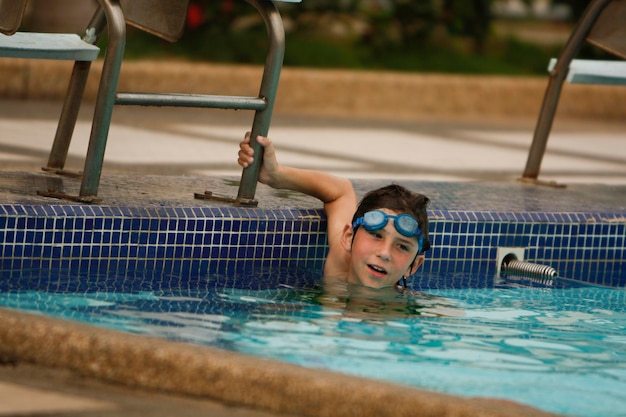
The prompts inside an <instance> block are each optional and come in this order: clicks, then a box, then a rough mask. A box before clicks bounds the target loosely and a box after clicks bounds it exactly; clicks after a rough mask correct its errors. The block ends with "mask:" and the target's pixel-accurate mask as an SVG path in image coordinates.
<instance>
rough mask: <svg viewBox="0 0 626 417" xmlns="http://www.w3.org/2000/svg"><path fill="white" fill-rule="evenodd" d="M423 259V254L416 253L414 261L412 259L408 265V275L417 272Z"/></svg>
mask: <svg viewBox="0 0 626 417" xmlns="http://www.w3.org/2000/svg"><path fill="white" fill-rule="evenodd" d="M425 259H426V257H425V256H424V255H417V257H416V258H415V261H413V263H412V264H411V266H410V267H409V276H410V275H413V274H414V273H415V272H417V270H418V269H419V267H420V266H422V264H423V263H424V260H425Z"/></svg>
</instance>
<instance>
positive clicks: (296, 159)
mask: <svg viewBox="0 0 626 417" xmlns="http://www.w3.org/2000/svg"><path fill="white" fill-rule="evenodd" d="M59 109H60V104H59V103H58V102H39V101H33V100H29V101H20V100H2V101H0V132H2V135H1V137H0V178H2V180H3V184H4V186H3V189H2V190H0V195H1V196H2V198H3V202H5V203H11V202H16V201H19V202H21V203H22V204H23V203H30V204H46V203H45V202H42V200H41V197H37V196H35V195H33V194H31V193H29V191H28V189H27V188H23V187H22V188H20V189H18V188H17V187H18V185H19V184H23V183H24V182H33V181H35V182H36V181H41V180H42V179H43V180H44V181H45V180H47V179H49V178H52V177H53V176H51V175H50V174H44V173H42V172H41V171H40V167H41V166H42V165H43V164H44V163H45V161H46V158H47V152H48V150H49V147H50V145H51V138H52V136H53V134H54V128H55V120H56V117H57V115H58V112H59ZM89 110H90V109H89V108H86V109H84V111H83V113H82V114H81V120H80V123H79V125H78V127H77V130H76V135H75V136H76V143H74V144H73V146H72V149H71V150H70V158H69V161H68V168H76V169H81V164H82V162H81V155H83V154H84V150H85V149H86V137H87V136H88V132H89V123H88V115H89ZM533 123H534V120H520V119H515V120H502V119H498V120H480V121H477V120H464V121H462V122H461V121H445V120H431V121H429V120H419V121H406V120H403V121H390V120H380V121H376V120H371V119H369V120H363V119H348V118H340V119H339V118H338V119H332V118H328V117H324V118H316V117H304V116H300V117H294V116H290V117H288V116H283V115H281V114H277V115H276V117H275V119H274V123H273V125H272V129H271V134H270V136H272V138H273V139H274V142H275V143H276V146H277V148H278V152H279V158H280V161H281V162H282V163H284V164H292V165H297V166H303V167H308V168H315V169H321V170H324V171H327V172H332V173H335V174H337V175H342V176H345V177H348V178H351V179H353V180H354V182H355V184H356V185H357V188H358V189H365V188H367V187H368V185H371V184H374V183H378V182H380V181H382V180H389V181H391V180H394V181H410V182H420V183H424V184H428V187H429V188H432V189H436V188H437V183H438V182H441V183H442V184H443V183H446V184H450V183H452V184H456V185H459V184H467V185H468V187H470V188H471V190H472V194H473V198H469V199H468V197H467V195H466V194H465V195H463V198H464V199H465V201H455V202H453V204H457V205H459V206H460V205H462V204H467V205H469V206H472V207H474V208H475V209H477V210H478V209H480V208H481V206H484V209H485V210H487V209H489V208H490V207H493V206H492V204H495V203H498V204H502V202H501V200H502V199H503V196H502V195H499V194H498V193H499V192H498V190H501V191H505V190H507V189H510V188H519V187H533V186H529V185H523V184H520V183H519V182H517V181H516V179H517V178H518V177H519V176H520V174H521V172H522V169H523V167H524V164H525V161H526V155H527V151H528V146H529V144H530V140H531V137H532V129H533V127H534V125H533ZM249 124H250V117H249V114H243V113H240V112H238V113H235V112H206V111H196V110H173V109H166V110H164V109H144V108H124V109H123V110H122V109H119V108H118V109H116V111H115V112H114V119H113V125H112V128H111V133H110V139H109V143H108V147H107V156H106V163H105V167H104V172H103V180H102V191H101V197H102V198H103V199H104V200H105V201H109V202H111V203H114V202H115V201H116V200H117V201H123V200H126V199H128V198H139V199H145V201H147V202H148V201H151V202H152V203H155V202H156V204H160V203H162V202H164V201H165V202H169V203H172V204H174V203H176V202H180V199H189V201H193V199H192V196H191V195H189V196H187V194H185V195H182V194H181V195H178V194H176V193H174V192H172V193H171V194H168V195H167V196H164V195H163V194H162V193H163V191H165V189H167V190H172V189H176V186H177V184H179V183H180V184H189V183H190V182H192V183H194V184H196V183H198V184H202V183H203V182H204V180H206V182H207V183H208V184H211V183H212V182H211V181H214V179H215V178H221V177H228V178H230V177H237V176H239V175H240V169H239V167H238V166H237V165H236V152H237V144H238V142H239V141H240V140H241V137H242V135H243V132H245V131H246V130H247V129H249ZM15 138H19V140H16V139H15ZM625 140H626V123H625V122H600V121H593V120H591V121H589V120H568V121H557V123H556V124H555V128H554V131H553V134H552V136H551V139H550V143H549V145H548V146H549V148H548V152H547V153H546V157H545V159H544V163H543V168H542V175H541V178H542V179H545V180H551V181H557V182H559V183H563V184H568V185H571V187H568V188H566V189H565V191H564V192H565V193H569V192H570V191H568V190H572V191H571V192H573V193H575V195H576V202H575V203H572V202H571V200H568V199H567V198H566V199H565V200H562V201H563V202H564V203H567V204H572V206H571V207H572V211H575V210H576V209H578V208H583V207H584V208H585V210H587V209H588V208H589V207H594V206H595V207H597V208H598V209H599V210H602V209H603V207H608V208H607V210H608V211H610V212H612V213H617V212H621V213H626V143H625ZM144 175H149V177H148V176H146V177H144ZM143 178H145V182H144V180H143ZM130 180H132V182H133V184H132V186H129V187H128V189H127V188H125V187H123V186H120V185H121V184H122V185H123V184H124V183H128V182H129V181H130ZM160 181H162V183H163V184H168V186H167V187H165V189H164V188H163V187H161V186H159V182H160ZM131 191H132V192H133V193H138V194H133V195H128V194H127V193H128V192H131ZM197 191H202V190H197ZM168 193H169V191H168ZM266 193H267V190H265V189H264V188H263V187H261V188H260V189H259V200H260V205H263V204H265V201H266V200H263V197H264V196H265V195H266ZM580 196H583V197H582V198H581V197H580ZM442 198H446V196H442ZM504 198H506V197H504ZM540 198H541V199H542V200H543V201H538V202H534V204H540V205H545V206H546V207H548V206H550V205H551V204H558V201H557V200H558V199H556V198H555V197H554V195H553V194H552V193H551V192H549V191H546V192H545V193H543V194H541V197H540ZM268 199H269V197H268ZM44 201H45V200H44ZM271 201H274V200H271V199H269V200H267V202H268V203H267V204H268V206H270V207H271V204H272V203H270V202H271ZM281 201H283V202H282V203H280V204H284V200H281ZM289 201H291V203H290V204H296V205H308V204H309V203H311V201H310V200H307V199H300V198H298V197H294V198H293V199H292V200H289ZM313 203H314V202H313ZM189 204H192V203H189ZM194 204H195V203H194ZM490 205H491V206H490ZM316 207H319V205H317V206H316ZM0 317H2V320H3V323H9V322H10V323H12V325H13V326H9V327H12V328H13V329H15V332H17V333H15V334H14V335H13V336H14V337H30V336H28V335H36V334H37V332H39V336H40V339H38V340H39V341H41V340H49V341H50V342H51V343H54V342H57V343H60V344H62V343H63V342H61V341H62V340H67V341H68V343H67V344H68V346H70V345H72V343H75V344H76V345H80V344H81V343H83V342H84V341H85V340H88V341H89V343H91V344H93V345H94V346H95V345H98V346H99V347H100V348H101V349H103V351H106V350H107V349H108V346H110V345H109V344H111V345H112V344H115V343H118V345H117V346H118V347H119V346H120V345H121V346H126V348H127V349H129V350H128V352H129V355H130V354H131V352H133V348H136V350H135V351H134V352H149V351H150V350H151V349H147V348H145V345H146V344H150V343H152V342H151V341H150V340H148V341H146V339H145V338H139V337H137V338H136V339H135V338H133V339H131V341H130V342H129V341H128V338H125V337H121V336H119V335H118V334H117V333H116V332H109V331H98V332H92V331H91V329H90V328H89V327H88V326H82V325H73V324H72V325H70V326H69V327H70V329H69V330H68V326H63V325H62V323H60V322H59V321H58V320H52V319H50V320H48V319H40V318H34V317H31V316H29V315H21V314H17V313H14V312H9V311H6V310H1V309H0ZM19 332H22V333H19ZM16 335H17V336H16ZM72 335H79V336H78V338H77V339H73V336H72ZM0 339H1V338H0ZM33 340H35V339H32V340H31V341H30V342H27V343H26V345H25V346H29V347H30V349H31V350H28V349H27V351H25V353H24V358H30V360H27V361H24V362H22V361H21V360H18V361H17V362H16V361H15V360H14V358H11V357H3V356H2V352H1V351H0V363H2V364H4V365H3V366H0V416H3V415H21V414H27V415H54V416H70V415H82V416H135V415H137V416H139V415H153V416H165V415H186V416H195V415H207V414H208V415H212V416H227V415H228V416H244V417H247V416H250V417H252V416H259V417H260V416H270V415H273V416H277V415H378V416H380V415H394V416H396V417H397V416H400V415H411V414H412V415H417V414H415V413H414V412H415V409H416V407H420V408H421V409H422V411H423V413H422V414H420V415H428V416H436V415H459V416H478V415H482V416H497V415H502V416H505V415H506V416H535V415H536V416H540V415H546V414H545V413H542V412H539V411H536V410H533V409H530V408H527V407H523V406H516V405H513V404H510V403H508V402H506V401H490V400H480V399H455V398H452V397H449V396H444V395H440V394H432V395H431V394H427V393H423V392H421V391H419V390H408V389H404V388H400V389H397V388H395V387H391V386H388V384H382V383H370V382H360V381H361V380H356V379H354V378H348V377H343V376H337V375H331V374H330V373H324V372H321V371H312V370H306V371H303V370H301V369H300V368H296V367H293V366H289V365H278V364H272V366H271V367H270V366H268V368H267V369H265V370H263V372H262V373H260V374H259V375H250V373H253V369H254V368H253V367H252V365H250V364H249V361H247V360H243V361H241V360H240V359H238V358H236V357H231V355H230V354H226V355H223V356H222V357H220V359H219V360H217V361H216V362H218V363H216V364H214V365H212V367H208V368H206V367H205V368H203V367H202V366H204V365H202V366H199V367H197V368H195V370H196V373H197V371H202V372H205V371H206V372H221V370H223V369H227V368H229V369H231V371H230V373H228V372H227V373H228V375H227V376H224V375H222V376H221V377H220V378H218V379H219V381H221V382H222V383H227V385H225V386H223V387H217V388H216V387H210V388H207V389H213V390H215V389H217V390H221V391H220V392H216V391H213V392H209V393H207V391H203V389H204V388H203V387H201V386H200V385H202V384H204V386H210V385H211V384H210V377H209V376H207V375H204V379H203V376H199V377H198V378H197V379H190V380H187V381H185V380H184V379H182V380H177V379H176V378H181V377H182V378H184V376H183V374H177V375H176V376H175V377H172V381H174V383H175V382H176V381H179V382H180V383H181V385H184V384H185V383H187V384H189V383H191V384H193V383H194V381H200V382H199V385H198V386H197V388H198V390H194V387H193V386H192V387H187V388H188V389H187V390H186V391H185V390H182V389H179V390H177V389H175V387H171V386H170V388H166V391H167V392H168V393H165V392H164V391H159V388H158V387H156V386H149V384H148V385H146V384H143V383H142V381H140V380H136V381H135V383H134V384H135V385H136V386H137V387H135V388H133V387H127V386H122V385H120V384H117V383H110V382H109V383H107V382H103V381H101V380H97V379H95V378H93V374H89V373H87V374H78V373H76V371H75V370H68V369H55V368H54V366H55V365H54V364H55V360H54V358H51V359H50V358H49V359H42V358H41V356H42V354H41V352H40V346H39V345H37V344H31V345H28V343H35V342H33ZM151 347H152V346H151ZM180 348H181V346H180V345H177V344H173V343H168V342H165V343H163V344H162V346H161V347H159V349H152V350H153V351H155V350H156V353H155V352H153V353H152V355H155V356H157V357H160V360H161V361H162V362H160V366H164V367H166V368H167V367H168V366H170V365H171V366H175V364H176V363H177V362H176V361H181V359H182V358H186V359H187V360H188V361H189V362H190V363H192V365H193V361H194V360H196V359H197V357H198V355H202V354H204V353H203V352H204V350H202V349H198V348H196V347H190V346H187V345H185V346H183V347H182V350H181V349H180ZM200 350H202V352H200ZM72 352H73V351H72V349H71V346H70V347H68V348H67V350H66V353H67V354H68V355H71V354H72ZM74 352H75V351H74ZM141 354H142V353H137V355H141ZM132 359H134V360H138V361H141V360H143V359H145V358H142V357H141V356H134V357H133V358H132ZM154 359H155V358H154V357H153V358H152V360H154ZM157 359H158V358H157ZM220 361H222V362H220ZM32 363H35V364H34V365H33V364H32ZM90 363H92V364H98V363H99V362H97V361H92V362H90ZM220 367H223V368H220ZM167 369H169V368H167ZM232 369H235V370H234V371H232ZM118 371H119V370H118ZM281 371H282V372H283V373H282V374H281ZM111 372H112V373H115V371H111ZM155 372H158V369H157V370H155ZM309 372H310V374H309ZM193 373H194V368H193V366H190V367H189V373H188V374H187V376H189V375H193ZM304 374H306V375H313V374H314V378H313V379H311V381H316V382H315V383H314V384H312V385H315V387H314V388H315V389H316V391H315V393H316V394H315V395H313V396H312V397H311V398H309V399H308V401H309V403H308V404H302V405H300V406H298V407H294V406H293V405H292V404H291V405H290V404H288V403H289V401H287V400H285V399H283V400H282V401H283V403H282V404H272V403H265V404H264V405H263V406H262V408H263V410H265V411H258V410H253V409H251V408H248V406H249V405H250V404H251V403H248V405H245V403H243V402H242V401H247V400H246V398H245V395H244V396H241V395H239V396H237V395H231V394H233V393H234V394H237V393H241V392H247V393H249V396H250V397H253V396H254V395H258V396H259V397H263V389H261V388H262V387H261V386H263V385H267V386H268V387H270V388H271V387H283V388H286V387H287V386H288V384H289V383H293V382H294V381H297V380H298V378H302V375H304ZM237 375H239V376H241V375H246V376H247V377H251V376H252V378H249V379H248V382H247V383H245V382H243V379H241V381H242V382H241V383H238V382H237V381H238V380H237ZM285 375H287V376H285ZM137 378H139V379H141V376H137ZM264 378H267V379H266V380H264ZM281 378H282V379H281ZM166 379H167V378H166ZM110 380H111V381H116V380H119V379H118V378H117V376H113V377H111V378H110ZM250 381H253V382H250ZM170 382H171V381H170ZM248 384H252V385H248ZM254 387H257V388H258V389H257V390H256V391H255V388H254ZM268 387H265V388H266V389H267V388H268ZM290 389H291V390H292V391H291V392H292V393H294V394H295V393H296V392H297V388H293V387H292V388H290ZM333 390H335V391H336V390H341V392H342V395H343V394H345V397H344V399H346V401H343V404H341V403H333V402H332V401H331V396H330V395H329V392H331V391H333ZM287 391H289V390H287ZM357 391H358V392H359V394H361V397H359V396H352V394H351V393H354V392H357ZM184 393H186V394H184ZM364 393H367V394H368V396H369V397H370V399H369V400H367V401H364V400H363V398H364V397H363V394H364ZM417 393H419V394H417ZM229 395H231V396H229ZM211 397H212V398H220V399H221V400H222V401H224V402H226V403H231V404H238V405H236V406H228V405H224V404H223V403H220V402H215V401H210V400H207V399H206V398H211ZM336 398H337V396H335V399H336ZM359 398H360V400H359ZM403 398H404V399H407V400H406V401H402V399H403ZM352 399H354V400H355V401H361V402H360V403H357V402H352V403H350V401H349V400H352ZM324 401H328V402H327V403H323V402H324ZM292 402H293V401H292ZM242 404H244V406H242ZM316 404H317V405H316ZM320 404H324V406H322V405H320ZM346 404H351V405H350V407H355V408H352V409H350V407H347V406H346ZM377 404H378V407H376V405H377ZM333 407H335V408H333ZM367 407H374V408H370V409H369V410H368V409H367ZM311 409H313V410H311Z"/></svg>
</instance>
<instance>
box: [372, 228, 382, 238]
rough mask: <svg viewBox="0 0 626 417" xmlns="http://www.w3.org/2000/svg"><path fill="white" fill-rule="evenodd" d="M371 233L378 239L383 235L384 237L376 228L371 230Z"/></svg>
mask: <svg viewBox="0 0 626 417" xmlns="http://www.w3.org/2000/svg"><path fill="white" fill-rule="evenodd" d="M369 234H370V236H372V237H375V238H376V239H380V238H382V237H383V236H382V235H381V234H380V233H378V232H377V231H375V230H374V231H371V232H369Z"/></svg>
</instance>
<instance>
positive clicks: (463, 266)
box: [0, 204, 626, 286]
mask: <svg viewBox="0 0 626 417" xmlns="http://www.w3.org/2000/svg"><path fill="white" fill-rule="evenodd" d="M430 218H431V223H430V226H431V231H430V232H431V239H432V243H433V249H432V250H431V251H430V252H429V253H428V254H427V258H428V259H427V262H426V263H425V264H424V267H423V268H422V272H418V274H419V273H423V272H425V273H428V272H437V273H451V272H476V273H487V274H495V273H496V269H497V265H496V252H497V248H498V247H521V248H525V250H526V254H525V258H526V260H527V261H530V262H536V263H541V264H545V265H550V266H552V267H554V268H555V269H556V270H557V271H558V272H559V275H560V276H562V277H567V278H571V279H576V280H579V281H584V282H589V283H593V284H599V285H609V286H619V285H622V286H623V285H625V282H626V269H625V267H624V264H625V262H624V253H625V249H626V243H625V240H626V223H625V222H624V219H623V217H620V216H619V215H616V214H605V215H603V214H598V213H541V212H520V213H515V212H486V211H458V210H431V212H430ZM325 227H326V225H325V218H324V216H323V214H322V212H321V211H320V210H316V209H276V208H273V209H262V208H254V209H251V208H235V207H224V208H215V207H188V208H184V207H147V208H134V207H110V206H81V205H19V204H10V205H0V242H2V249H1V252H0V253H1V256H2V260H1V262H2V264H1V267H2V269H3V270H5V271H6V270H17V269H20V270H21V269H58V268H61V269H69V270H73V269H74V270H76V269H77V270H80V271H91V272H93V273H103V272H105V271H124V270H160V271H164V272H165V273H167V272H171V273H189V274H194V275H195V274H206V273H207V272H210V273H228V272H229V271H233V270H238V271H239V270H246V269H250V268H257V267H263V268H266V267H270V266H272V267H277V268H283V267H288V266H298V267H302V268H314V269H316V270H320V271H321V267H322V264H323V261H324V257H325V254H326V235H325Z"/></svg>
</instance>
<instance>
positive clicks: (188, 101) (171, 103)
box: [115, 93, 267, 110]
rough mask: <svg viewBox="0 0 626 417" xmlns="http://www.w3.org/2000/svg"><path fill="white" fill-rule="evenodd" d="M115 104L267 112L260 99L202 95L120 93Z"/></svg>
mask: <svg viewBox="0 0 626 417" xmlns="http://www.w3.org/2000/svg"><path fill="white" fill-rule="evenodd" d="M115 104H119V105H131V106H158V107H201V108H212V109H233V110H265V108H266V106H267V102H266V101H265V100H264V99H262V98H259V97H240V96H214V95H201V94H174V93H169V94H160V93H118V94H117V95H116V96H115Z"/></svg>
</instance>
